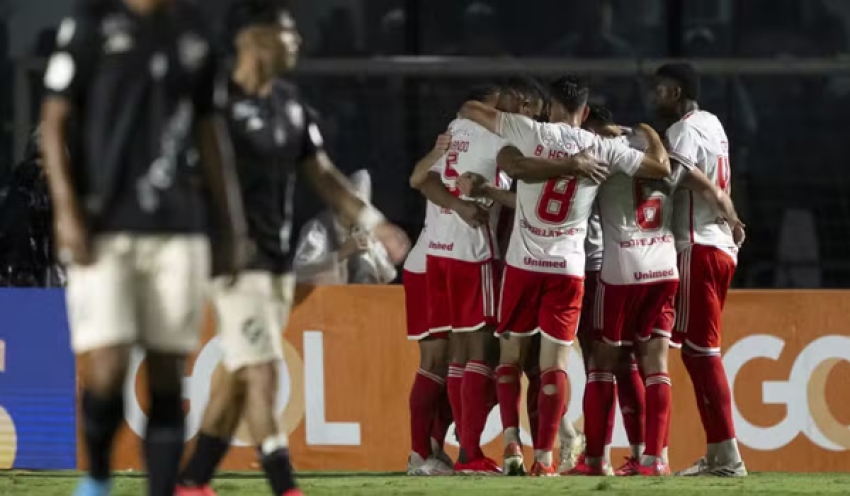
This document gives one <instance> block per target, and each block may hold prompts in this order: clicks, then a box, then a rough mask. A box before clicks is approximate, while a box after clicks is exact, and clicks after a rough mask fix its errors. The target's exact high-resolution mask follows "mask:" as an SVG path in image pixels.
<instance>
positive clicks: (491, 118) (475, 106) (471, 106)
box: [458, 100, 502, 136]
mask: <svg viewBox="0 0 850 496" xmlns="http://www.w3.org/2000/svg"><path fill="white" fill-rule="evenodd" d="M458 115H460V116H461V117H463V118H464V119H469V120H471V121H473V122H475V123H477V124H478V125H480V126H481V127H483V128H486V129H487V130H488V131H490V132H491V133H493V134H499V135H500V136H501V134H500V127H501V120H502V112H501V111H499V110H496V109H495V108H493V107H490V106H489V105H486V104H484V103H482V102H479V101H475V100H469V101H467V102H464V104H463V105H461V107H460V112H458Z"/></svg>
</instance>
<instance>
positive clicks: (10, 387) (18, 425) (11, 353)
mask: <svg viewBox="0 0 850 496" xmlns="http://www.w3.org/2000/svg"><path fill="white" fill-rule="evenodd" d="M0 318H2V321H0V322H2V323H0V469H3V468H19V469H33V470H59V469H74V468H76V465H77V434H76V421H75V415H76V370H75V360H74V355H73V353H72V352H71V348H70V344H69V335H68V321H67V317H66V313H65V293H64V291H63V290H61V289H0Z"/></svg>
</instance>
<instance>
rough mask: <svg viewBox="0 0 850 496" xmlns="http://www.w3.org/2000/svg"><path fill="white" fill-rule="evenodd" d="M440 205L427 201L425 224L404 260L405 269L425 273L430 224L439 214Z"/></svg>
mask: <svg viewBox="0 0 850 496" xmlns="http://www.w3.org/2000/svg"><path fill="white" fill-rule="evenodd" d="M439 212H440V207H438V206H436V205H434V204H433V203H431V202H429V201H426V202H425V224H424V225H423V226H422V231H420V232H419V237H418V238H417V239H416V244H415V245H413V248H411V249H410V252H409V253H408V254H407V258H406V259H405V260H404V270H406V271H408V272H414V273H416V274H424V273H425V267H426V265H427V260H426V258H427V255H428V242H429V238H428V225H429V224H432V223H433V222H434V219H435V218H436V217H437V215H439Z"/></svg>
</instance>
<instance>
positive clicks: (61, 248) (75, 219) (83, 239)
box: [55, 208, 94, 266]
mask: <svg viewBox="0 0 850 496" xmlns="http://www.w3.org/2000/svg"><path fill="white" fill-rule="evenodd" d="M55 227H56V246H57V249H58V253H57V255H58V257H59V262H61V263H62V264H63V265H70V264H74V265H81V266H87V265H91V264H92V263H94V254H93V253H92V249H91V242H90V241H91V240H90V239H89V233H88V229H86V226H85V223H84V222H83V219H82V216H81V215H80V214H79V213H78V212H76V210H75V209H73V208H66V209H61V210H58V211H57V215H56V226H55Z"/></svg>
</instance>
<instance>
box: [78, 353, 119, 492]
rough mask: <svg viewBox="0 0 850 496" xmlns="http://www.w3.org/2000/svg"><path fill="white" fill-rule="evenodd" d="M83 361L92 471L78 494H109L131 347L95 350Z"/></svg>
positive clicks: (85, 430) (84, 406) (86, 432)
mask: <svg viewBox="0 0 850 496" xmlns="http://www.w3.org/2000/svg"><path fill="white" fill-rule="evenodd" d="M81 358H82V361H83V363H84V364H85V366H84V368H83V370H82V376H81V378H80V379H81V382H82V383H83V394H82V410H83V411H82V414H83V436H84V438H85V446H86V455H87V457H88V462H89V470H88V478H87V479H85V480H84V481H83V483H82V484H81V485H80V487H79V488H78V490H77V493H76V494H79V495H82V494H109V491H110V487H111V461H112V442H113V441H114V439H115V434H116V432H118V427H119V426H120V425H121V422H122V421H123V420H124V378H125V377H126V376H127V368H128V366H129V362H130V347H129V346H115V347H109V348H101V349H98V350H92V351H90V352H88V353H86V354H84V355H82V356H81ZM84 486H89V487H87V488H84ZM86 491H87V492H86ZM98 491H99V492H98Z"/></svg>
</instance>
